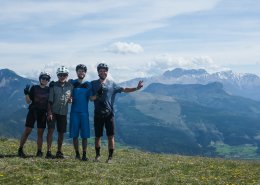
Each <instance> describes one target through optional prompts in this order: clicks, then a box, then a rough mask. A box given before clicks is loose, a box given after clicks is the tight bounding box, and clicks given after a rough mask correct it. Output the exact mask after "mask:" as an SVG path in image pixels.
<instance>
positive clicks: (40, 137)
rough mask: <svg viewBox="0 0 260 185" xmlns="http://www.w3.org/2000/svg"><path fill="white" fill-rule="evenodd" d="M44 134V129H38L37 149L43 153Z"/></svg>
mask: <svg viewBox="0 0 260 185" xmlns="http://www.w3.org/2000/svg"><path fill="white" fill-rule="evenodd" d="M43 132H44V128H38V131H37V136H38V137H37V147H38V151H42V142H43Z"/></svg>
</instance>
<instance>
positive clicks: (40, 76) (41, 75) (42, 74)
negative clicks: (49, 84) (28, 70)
mask: <svg viewBox="0 0 260 185" xmlns="http://www.w3.org/2000/svg"><path fill="white" fill-rule="evenodd" d="M43 76H47V77H48V78H49V79H48V81H50V79H51V75H50V73H48V72H41V73H40V75H39V81H40V80H41V78H42V77H43Z"/></svg>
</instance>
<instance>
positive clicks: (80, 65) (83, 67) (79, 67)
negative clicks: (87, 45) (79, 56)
mask: <svg viewBox="0 0 260 185" xmlns="http://www.w3.org/2000/svg"><path fill="white" fill-rule="evenodd" d="M79 69H83V70H84V71H85V72H87V67H86V66H85V65H84V64H79V65H77V67H76V72H77V71H78V70H79Z"/></svg>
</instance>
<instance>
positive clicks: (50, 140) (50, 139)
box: [47, 128, 54, 151]
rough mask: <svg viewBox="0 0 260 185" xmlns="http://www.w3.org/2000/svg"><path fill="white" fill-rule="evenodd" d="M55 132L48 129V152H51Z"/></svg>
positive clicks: (52, 129)
mask: <svg viewBox="0 0 260 185" xmlns="http://www.w3.org/2000/svg"><path fill="white" fill-rule="evenodd" d="M53 132H54V128H49V129H48V133H47V151H51V144H52V135H53Z"/></svg>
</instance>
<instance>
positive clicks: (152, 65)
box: [144, 54, 227, 76]
mask: <svg viewBox="0 0 260 185" xmlns="http://www.w3.org/2000/svg"><path fill="white" fill-rule="evenodd" d="M174 68H184V69H205V70H206V71H208V72H217V71H222V70H227V68H225V67H222V66H219V65H217V64H216V63H215V62H214V61H213V59H212V58H210V57H208V56H199V57H186V58H184V57H176V56H172V55H168V54H164V55H161V56H158V57H155V58H154V59H153V60H152V62H149V63H147V64H146V65H145V67H144V69H146V70H145V71H146V73H147V75H149V76H152V75H160V74H162V73H163V72H165V71H166V70H172V69H174Z"/></svg>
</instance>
